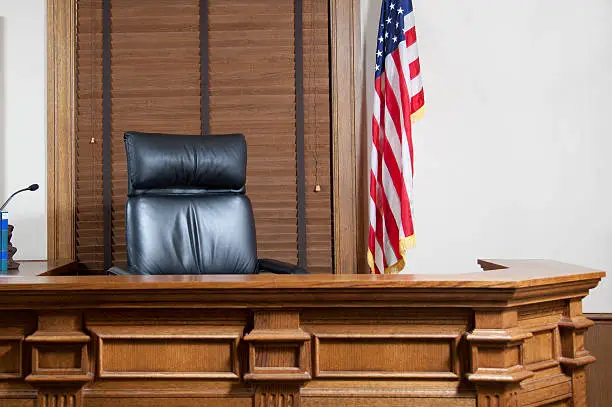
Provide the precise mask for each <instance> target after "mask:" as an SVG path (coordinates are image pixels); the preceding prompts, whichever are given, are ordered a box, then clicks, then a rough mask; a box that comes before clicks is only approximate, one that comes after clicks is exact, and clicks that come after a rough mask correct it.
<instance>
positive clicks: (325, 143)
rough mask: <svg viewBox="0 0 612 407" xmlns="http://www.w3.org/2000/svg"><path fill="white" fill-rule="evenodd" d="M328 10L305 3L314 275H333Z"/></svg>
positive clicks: (318, 1)
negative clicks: (318, 190) (316, 188)
mask: <svg viewBox="0 0 612 407" xmlns="http://www.w3.org/2000/svg"><path fill="white" fill-rule="evenodd" d="M328 10H329V9H328V2H327V1H324V0H304V1H303V5H302V15H303V17H302V21H303V27H304V31H303V44H304V106H305V107H304V121H305V125H304V144H305V163H306V239H307V254H308V256H307V260H308V270H310V271H311V272H314V273H332V247H333V246H332V224H331V222H332V217H331V213H332V202H331V193H332V184H331V171H330V168H331V165H330V161H331V150H330V149H331V146H330V104H329V90H330V89H329V57H328V55H329V28H328V22H329V11H328ZM317 183H318V184H319V185H320V186H321V191H320V192H315V186H316V184H317Z"/></svg>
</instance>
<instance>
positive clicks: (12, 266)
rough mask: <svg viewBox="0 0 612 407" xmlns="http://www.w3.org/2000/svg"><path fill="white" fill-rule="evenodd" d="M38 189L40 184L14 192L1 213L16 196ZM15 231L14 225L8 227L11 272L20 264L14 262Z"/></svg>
mask: <svg viewBox="0 0 612 407" xmlns="http://www.w3.org/2000/svg"><path fill="white" fill-rule="evenodd" d="M37 189H38V184H32V185H30V186H29V187H27V188H23V189H20V190H19V191H16V192H13V193H12V194H11V196H9V197H8V199H7V200H6V201H4V203H3V204H2V206H0V212H1V211H2V210H3V209H4V208H5V207H6V205H8V203H9V202H11V199H13V197H14V196H15V195H17V194H19V193H21V192H24V191H36V190H37ZM13 229H15V227H14V226H13V225H8V269H9V270H14V269H18V268H19V263H17V262H16V261H15V260H13V255H14V254H15V253H16V252H17V248H16V247H14V246H13V244H12V243H11V237H12V236H13Z"/></svg>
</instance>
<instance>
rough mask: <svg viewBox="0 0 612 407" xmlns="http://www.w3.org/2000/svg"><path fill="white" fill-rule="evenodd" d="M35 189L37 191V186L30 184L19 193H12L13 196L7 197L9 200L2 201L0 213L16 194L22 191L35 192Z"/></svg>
mask: <svg viewBox="0 0 612 407" xmlns="http://www.w3.org/2000/svg"><path fill="white" fill-rule="evenodd" d="M37 189H38V184H32V185H30V186H29V187H27V188H23V189H20V190H19V191H16V192H13V194H12V195H11V196H9V198H8V199H7V200H6V201H4V203H3V204H2V206H0V211H1V210H2V209H4V207H5V206H6V205H8V203H9V202H11V199H13V197H14V196H15V195H17V194H18V193H20V192H23V191H36V190H37Z"/></svg>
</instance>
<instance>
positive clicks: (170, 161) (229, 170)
mask: <svg viewBox="0 0 612 407" xmlns="http://www.w3.org/2000/svg"><path fill="white" fill-rule="evenodd" d="M124 141H125V151H126V155H127V172H128V195H129V196H135V195H143V194H155V195H159V194H196V195H197V194H202V193H207V192H223V191H226V192H244V186H245V183H246V162H247V147H246V141H245V139H244V135H242V134H224V135H206V136H190V135H177V134H160V133H140V132H133V131H130V132H126V133H125V135H124Z"/></svg>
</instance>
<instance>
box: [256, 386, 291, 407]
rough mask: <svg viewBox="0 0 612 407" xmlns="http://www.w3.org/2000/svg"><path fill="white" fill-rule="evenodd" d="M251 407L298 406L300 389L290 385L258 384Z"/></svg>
mask: <svg viewBox="0 0 612 407" xmlns="http://www.w3.org/2000/svg"><path fill="white" fill-rule="evenodd" d="M253 407H300V389H299V387H298V386H290V385H289V386H287V385H264V386H258V388H257V390H256V391H255V396H254V399H253Z"/></svg>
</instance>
